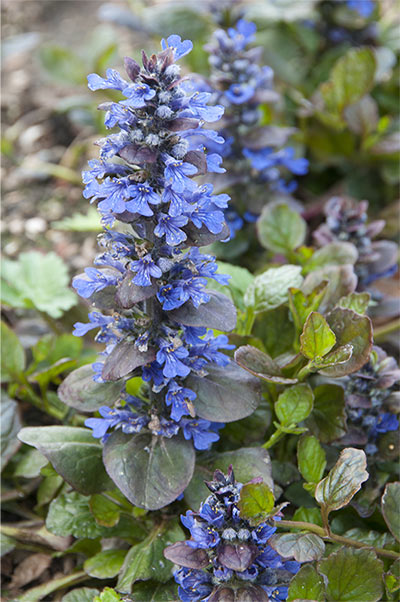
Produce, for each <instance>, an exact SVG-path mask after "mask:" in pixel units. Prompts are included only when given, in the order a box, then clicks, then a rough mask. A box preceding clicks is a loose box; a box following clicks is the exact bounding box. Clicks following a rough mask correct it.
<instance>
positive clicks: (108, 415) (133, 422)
mask: <svg viewBox="0 0 400 602" xmlns="http://www.w3.org/2000/svg"><path fill="white" fill-rule="evenodd" d="M99 413H100V414H101V416H103V418H88V419H87V420H85V426H87V427H89V428H91V429H92V430H93V433H92V435H93V437H96V438H97V439H100V438H103V437H104V436H105V434H106V433H107V431H108V429H110V428H116V429H121V430H122V432H123V433H126V434H128V435H129V434H132V433H139V432H140V431H141V430H142V428H143V427H144V426H146V424H147V423H148V421H149V419H148V418H147V417H146V416H139V415H138V414H135V413H134V412H132V411H131V409H130V407H129V406H128V405H127V406H126V407H124V408H120V409H118V408H114V409H111V408H109V407H108V406H102V407H101V408H100V409H99Z"/></svg>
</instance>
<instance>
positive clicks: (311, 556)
mask: <svg viewBox="0 0 400 602" xmlns="http://www.w3.org/2000/svg"><path fill="white" fill-rule="evenodd" d="M268 543H269V545H270V546H271V548H273V549H274V550H276V551H277V552H278V554H280V555H281V556H283V558H294V559H295V560H297V562H309V561H311V560H319V559H320V558H322V556H323V555H324V552H325V544H324V541H323V540H322V539H321V538H320V537H318V535H314V533H284V534H283V535H274V536H273V537H272V538H271V539H270V540H269V542H268Z"/></svg>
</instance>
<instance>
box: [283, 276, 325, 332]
mask: <svg viewBox="0 0 400 602" xmlns="http://www.w3.org/2000/svg"><path fill="white" fill-rule="evenodd" d="M326 287H327V283H326V282H321V284H319V285H318V286H316V287H315V289H314V290H312V291H311V292H310V294H309V295H305V294H304V293H303V292H302V291H301V290H300V289H295V288H291V289H289V308H290V312H291V314H292V316H293V321H294V323H295V325H296V329H297V330H298V331H302V330H303V326H304V324H305V321H306V320H307V318H308V316H309V315H310V313H311V312H312V311H317V309H318V308H319V305H320V303H321V301H322V299H323V297H324V295H325V292H326Z"/></svg>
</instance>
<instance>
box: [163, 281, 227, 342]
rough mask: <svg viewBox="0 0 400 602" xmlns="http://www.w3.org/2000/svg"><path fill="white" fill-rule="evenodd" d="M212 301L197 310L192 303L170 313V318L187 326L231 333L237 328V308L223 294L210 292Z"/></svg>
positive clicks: (187, 303) (208, 292)
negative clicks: (204, 327)
mask: <svg viewBox="0 0 400 602" xmlns="http://www.w3.org/2000/svg"><path fill="white" fill-rule="evenodd" d="M207 294H208V295H210V300H209V301H208V302H207V303H202V304H201V305H199V307H198V308H197V309H196V308H195V307H194V306H193V304H192V302H191V301H187V302H186V303H185V304H184V305H182V306H181V307H178V308H177V309H173V310H172V311H169V312H168V316H169V317H170V318H171V319H172V320H175V322H178V323H179V324H184V325H185V326H206V327H207V328H214V329H216V330H223V331H225V332H230V331H231V330H233V329H234V328H235V326H236V320H237V315H236V308H235V306H234V305H233V303H232V301H231V300H230V299H229V298H228V297H227V296H226V295H224V294H223V293H218V292H216V291H212V290H208V289H207Z"/></svg>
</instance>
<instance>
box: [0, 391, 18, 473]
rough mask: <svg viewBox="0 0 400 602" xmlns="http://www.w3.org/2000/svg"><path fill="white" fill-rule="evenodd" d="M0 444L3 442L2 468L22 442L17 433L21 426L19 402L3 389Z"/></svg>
mask: <svg viewBox="0 0 400 602" xmlns="http://www.w3.org/2000/svg"><path fill="white" fill-rule="evenodd" d="M0 414H1V420H0V444H1V470H3V468H4V467H5V465H6V464H7V462H8V461H9V460H10V458H12V457H13V455H14V454H15V453H16V452H17V451H18V449H19V447H20V445H21V444H20V442H19V441H18V439H17V434H18V432H19V430H20V428H21V426H22V425H21V420H20V417H19V412H18V404H17V402H16V401H14V400H13V399H10V397H8V395H7V393H5V392H4V391H2V395H1V398H0Z"/></svg>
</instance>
